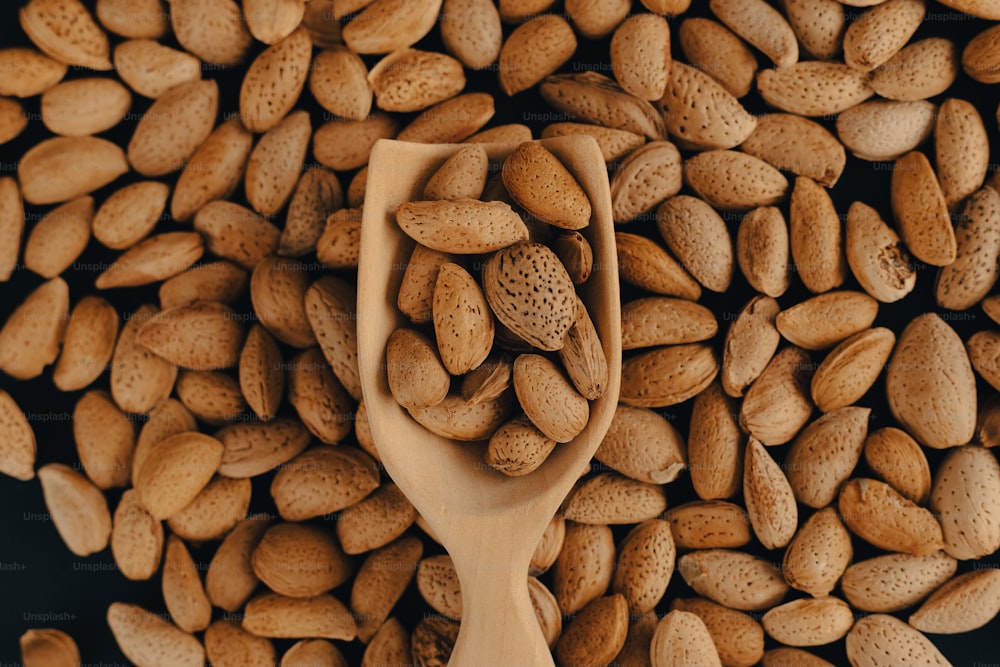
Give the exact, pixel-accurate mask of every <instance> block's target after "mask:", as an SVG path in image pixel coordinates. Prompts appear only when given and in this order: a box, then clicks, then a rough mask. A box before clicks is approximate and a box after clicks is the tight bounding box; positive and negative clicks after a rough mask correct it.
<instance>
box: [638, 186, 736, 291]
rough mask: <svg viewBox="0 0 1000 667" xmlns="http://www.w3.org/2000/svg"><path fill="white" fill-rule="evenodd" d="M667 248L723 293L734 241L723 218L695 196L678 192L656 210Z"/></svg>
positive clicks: (729, 274) (706, 283)
mask: <svg viewBox="0 0 1000 667" xmlns="http://www.w3.org/2000/svg"><path fill="white" fill-rule="evenodd" d="M656 227H657V229H658V230H659V232H660V236H662V237H663V240H664V241H665V242H666V244H667V247H668V248H669V249H670V251H671V252H672V253H673V254H674V255H675V256H676V257H677V259H678V260H680V262H681V263H682V264H683V265H684V266H685V267H687V269H688V271H690V272H691V275H692V276H694V278H695V279H696V280H697V281H698V282H700V283H701V284H702V285H703V286H704V287H705V288H706V289H709V290H712V291H713V292H724V291H725V290H726V289H728V288H729V283H730V281H731V280H732V274H733V264H734V262H733V242H732V239H731V238H730V236H729V230H728V229H727V228H726V223H725V221H724V220H723V219H722V217H721V216H720V215H719V214H718V213H716V212H715V211H714V210H713V209H712V208H711V207H710V206H709V205H708V204H706V203H705V202H703V201H702V200H700V199H698V198H697V197H689V196H687V195H678V196H676V197H671V198H670V199H668V200H667V201H665V202H663V203H662V204H661V205H660V206H659V208H657V210H656Z"/></svg>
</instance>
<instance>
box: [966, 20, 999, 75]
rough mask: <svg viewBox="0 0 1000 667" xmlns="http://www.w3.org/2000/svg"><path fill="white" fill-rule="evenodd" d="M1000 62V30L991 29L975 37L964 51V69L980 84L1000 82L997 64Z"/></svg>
mask: <svg viewBox="0 0 1000 667" xmlns="http://www.w3.org/2000/svg"><path fill="white" fill-rule="evenodd" d="M998 61H1000V30H998V29H997V27H996V26H992V27H989V28H987V29H985V30H983V31H982V32H980V33H979V34H977V35H976V36H975V37H973V38H972V39H971V40H970V41H969V43H968V44H966V45H965V48H964V49H963V50H962V69H963V70H965V73H966V74H968V75H969V76H971V77H972V78H973V79H975V80H976V81H979V82H980V83H996V82H997V81H1000V76H998V74H997V63H998Z"/></svg>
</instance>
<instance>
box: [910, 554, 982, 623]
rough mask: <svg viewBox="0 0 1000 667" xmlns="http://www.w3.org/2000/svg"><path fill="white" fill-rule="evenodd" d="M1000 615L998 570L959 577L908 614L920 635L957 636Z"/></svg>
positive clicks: (967, 573)
mask: <svg viewBox="0 0 1000 667" xmlns="http://www.w3.org/2000/svg"><path fill="white" fill-rule="evenodd" d="M998 613H1000V571H998V570H996V569H993V568H987V569H983V570H979V571H973V572H966V573H965V574H961V575H959V576H957V577H955V578H953V579H951V580H950V581H948V582H947V583H946V584H944V585H943V586H941V588H939V589H937V590H936V591H934V593H932V594H931V596H930V597H929V598H927V599H926V600H925V601H924V603H923V604H922V605H920V608H919V609H917V610H916V611H915V612H913V613H912V614H910V618H909V624H910V625H911V626H913V627H914V628H916V629H917V630H920V631H921V632H931V633H935V634H958V633H960V632H971V631H973V630H976V629H978V628H981V627H983V626H984V625H986V624H987V623H989V622H990V621H991V620H993V618H994V617H995V616H996V615H997V614H998Z"/></svg>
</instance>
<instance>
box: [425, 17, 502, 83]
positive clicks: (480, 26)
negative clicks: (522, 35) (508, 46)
mask: <svg viewBox="0 0 1000 667" xmlns="http://www.w3.org/2000/svg"><path fill="white" fill-rule="evenodd" d="M440 25H441V41H442V42H443V43H444V46H445V48H446V49H448V51H449V52H450V53H451V54H452V55H454V56H455V57H456V58H458V59H459V60H461V61H462V64H463V65H465V66H466V67H468V68H469V69H473V70H479V69H485V68H487V67H489V66H490V65H492V64H493V63H495V62H496V60H497V57H498V56H499V55H500V47H501V46H502V44H503V27H502V26H501V24H500V12H499V10H498V9H497V6H496V5H495V4H494V3H493V2H490V1H489V0H445V2H444V3H443V5H442V8H441V22H440Z"/></svg>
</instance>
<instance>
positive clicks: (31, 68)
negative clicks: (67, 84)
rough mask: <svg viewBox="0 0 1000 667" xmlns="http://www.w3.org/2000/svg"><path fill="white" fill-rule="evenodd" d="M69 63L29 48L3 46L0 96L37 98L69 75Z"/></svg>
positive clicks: (0, 52) (0, 53) (0, 64)
mask: <svg viewBox="0 0 1000 667" xmlns="http://www.w3.org/2000/svg"><path fill="white" fill-rule="evenodd" d="M67 69H68V68H67V67H66V64H65V63H63V62H60V61H58V60H54V59H52V58H49V57H48V56H46V55H44V54H42V53H40V52H38V51H36V50H35V49H32V48H27V47H11V48H6V49H0V95H8V96H10V97H19V98H23V97H34V96H35V95H41V94H42V93H44V92H45V91H46V90H48V89H49V88H51V87H52V86H54V85H56V84H57V83H59V82H60V81H62V78H63V77H64V76H66V70H67Z"/></svg>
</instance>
